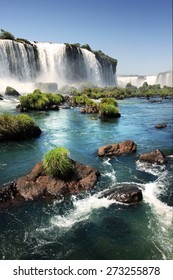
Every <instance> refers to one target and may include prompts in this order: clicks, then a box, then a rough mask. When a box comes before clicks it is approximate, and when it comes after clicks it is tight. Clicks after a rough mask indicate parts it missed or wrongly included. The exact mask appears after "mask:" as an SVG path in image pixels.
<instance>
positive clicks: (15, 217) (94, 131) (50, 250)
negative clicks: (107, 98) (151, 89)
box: [0, 98, 173, 260]
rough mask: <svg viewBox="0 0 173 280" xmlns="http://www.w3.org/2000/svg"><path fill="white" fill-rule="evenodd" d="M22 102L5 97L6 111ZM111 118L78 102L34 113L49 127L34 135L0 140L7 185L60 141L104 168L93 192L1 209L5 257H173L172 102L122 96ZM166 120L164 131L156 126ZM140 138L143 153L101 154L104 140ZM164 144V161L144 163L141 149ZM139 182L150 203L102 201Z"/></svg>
mask: <svg viewBox="0 0 173 280" xmlns="http://www.w3.org/2000/svg"><path fill="white" fill-rule="evenodd" d="M17 102H18V101H17V100H12V99H11V100H9V99H5V100H4V101H0V112H5V111H6V112H7V111H8V112H12V113H16V111H15V105H16V104H17ZM119 107H120V111H121V118H119V119H117V120H116V121H112V122H103V121H101V120H100V119H93V118H92V117H93V116H91V115H84V114H80V113H79V110H78V109H77V108H75V109H69V110H63V109H61V110H59V111H58V112H49V113H46V114H45V115H44V114H40V113H30V115H31V116H32V117H34V119H35V120H36V122H37V123H38V125H39V126H40V128H41V129H42V131H43V133H42V135H41V137H39V138H38V139H34V140H29V141H22V142H13V143H12V142H9V143H1V144H0V185H2V184H3V183H6V182H9V181H12V180H14V179H16V178H18V177H19V176H22V175H24V174H26V173H27V172H29V171H30V170H31V169H32V167H33V166H34V164H35V163H37V162H38V161H40V160H41V158H42V156H43V154H45V152H47V151H48V150H50V149H52V148H54V147H56V146H64V147H66V148H68V149H69V151H70V156H71V158H72V159H74V160H77V161H79V162H82V163H84V164H87V165H92V166H93V167H95V168H96V169H98V170H99V171H100V172H101V178H100V180H99V182H98V183H97V185H96V187H95V188H94V189H93V190H90V191H88V192H86V193H82V194H79V195H77V196H70V197H66V198H65V199H63V200H61V201H58V200H46V199H43V200H41V199H40V200H36V201H27V202H25V203H21V204H11V205H8V206H5V207H1V208H0V225H1V227H0V259H120V260H121V259H129V260H130V259H173V230H172V228H173V172H172V168H173V157H172V155H173V151H172V149H173V146H172V145H173V143H172V141H173V135H172V128H173V127H172V102H171V101H170V100H164V101H162V102H161V103H150V102H148V101H147V100H145V99H135V98H133V99H125V100H122V101H119ZM161 122H164V123H166V124H167V127H166V128H165V129H156V128H155V125H156V124H158V123H161ZM128 139H129V140H133V141H134V142H135V143H136V144H137V153H136V154H135V155H130V156H121V157H117V158H106V159H102V158H101V159H100V158H98V157H97V154H96V152H97V149H98V147H99V146H102V145H106V144H109V143H115V142H121V141H124V140H128ZM158 148H159V149H161V150H162V151H163V152H164V153H165V154H166V155H167V156H168V163H167V164H166V165H165V166H146V165H144V164H139V162H138V155H139V154H141V153H145V152H149V151H152V150H155V149H158ZM121 182H122V183H123V182H126V183H129V184H130V183H131V182H133V183H138V184H139V185H140V187H141V189H142V190H143V196H144V199H143V202H142V203H140V204H138V205H129V206H127V205H124V204H121V203H115V201H109V200H107V199H106V198H102V199H98V196H99V195H100V193H101V192H102V191H104V190H106V189H110V188H111V187H113V186H114V185H116V183H121Z"/></svg>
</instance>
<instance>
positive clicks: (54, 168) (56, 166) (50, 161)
mask: <svg viewBox="0 0 173 280" xmlns="http://www.w3.org/2000/svg"><path fill="white" fill-rule="evenodd" d="M68 154H69V151H68V149H66V148H63V147H58V148H55V149H53V150H51V151H49V152H48V153H47V154H46V155H45V156H44V157H43V167H44V169H45V171H46V173H47V174H48V175H50V176H52V177H59V178H61V179H65V180H68V179H69V176H70V175H71V174H72V172H73V161H72V160H71V159H70V158H69V157H68Z"/></svg>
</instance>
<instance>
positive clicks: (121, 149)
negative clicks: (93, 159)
mask: <svg viewBox="0 0 173 280" xmlns="http://www.w3.org/2000/svg"><path fill="white" fill-rule="evenodd" d="M136 148H137V145H136V144H135V143H134V142H133V141H131V140H127V141H124V142H121V143H117V144H116V143H115V144H110V145H106V146H102V147H100V148H99V149H98V152H97V154H98V156H100V157H103V156H119V155H122V154H130V153H133V152H135V151H136Z"/></svg>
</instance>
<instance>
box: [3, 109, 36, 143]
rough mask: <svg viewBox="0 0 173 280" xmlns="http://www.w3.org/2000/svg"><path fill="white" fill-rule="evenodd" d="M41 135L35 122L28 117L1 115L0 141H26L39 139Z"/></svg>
mask: <svg viewBox="0 0 173 280" xmlns="http://www.w3.org/2000/svg"><path fill="white" fill-rule="evenodd" d="M40 133H41V130H40V129H39V127H38V126H37V125H36V123H35V122H34V120H33V119H32V118H31V117H29V116H27V115H24V114H20V115H11V114H2V115H0V141H6V140H24V139H28V138H32V137H37V136H39V135H40Z"/></svg>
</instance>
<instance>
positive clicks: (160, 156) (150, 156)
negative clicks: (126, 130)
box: [139, 149, 167, 164]
mask: <svg viewBox="0 0 173 280" xmlns="http://www.w3.org/2000/svg"><path fill="white" fill-rule="evenodd" d="M139 161H141V162H148V163H151V164H153V163H156V164H164V163H166V162H167V160H166V156H165V155H164V153H163V152H162V151H160V150H159V149H157V150H155V151H152V152H150V153H146V154H142V155H140V157H139Z"/></svg>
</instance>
